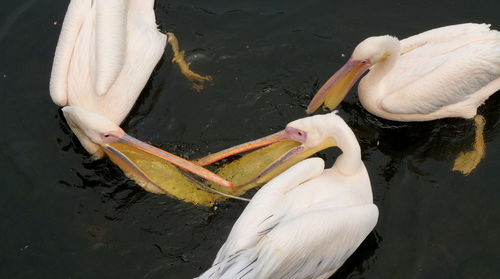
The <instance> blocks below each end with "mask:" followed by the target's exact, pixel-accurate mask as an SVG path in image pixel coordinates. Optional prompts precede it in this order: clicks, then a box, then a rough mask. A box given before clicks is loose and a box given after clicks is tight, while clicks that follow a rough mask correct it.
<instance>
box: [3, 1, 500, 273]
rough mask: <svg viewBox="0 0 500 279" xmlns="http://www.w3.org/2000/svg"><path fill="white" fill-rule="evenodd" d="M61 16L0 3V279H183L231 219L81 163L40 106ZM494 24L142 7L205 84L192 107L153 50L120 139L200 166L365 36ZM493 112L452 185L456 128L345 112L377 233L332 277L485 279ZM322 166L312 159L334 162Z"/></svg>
mask: <svg viewBox="0 0 500 279" xmlns="http://www.w3.org/2000/svg"><path fill="white" fill-rule="evenodd" d="M410 2H411V3H410ZM67 4H68V1H63V0H57V1H41V0H23V1H21V0H17V1H14V0H7V1H2V2H1V4H0V96H1V102H0V115H1V117H0V119H1V120H0V121H1V129H2V136H1V137H0V144H1V146H2V148H1V149H0V169H1V174H0V185H1V186H0V233H1V238H0V277H1V278H192V277H193V276H195V275H198V274H199V273H200V272H201V271H202V270H204V269H206V268H207V267H208V266H209V265H210V263H211V261H212V259H213V257H214V256H215V253H216V251H217V250H218V248H219V247H220V246H221V244H222V243H223V241H224V240H225V238H226V237H227V234H228V232H229V230H230V228H231V226H232V224H233V222H234V221H235V220H236V218H237V217H238V216H239V214H240V213H241V211H242V210H243V208H244V206H245V203H243V202H240V201H227V202H224V203H222V204H220V205H218V207H217V208H216V209H207V208H197V207H194V206H192V205H190V204H185V203H182V202H179V201H177V200H173V199H171V198H169V197H166V196H158V195H154V194H149V193H146V192H144V191H143V190H142V189H141V188H139V187H138V186H136V185H135V184H134V183H133V182H131V181H129V180H127V179H126V178H124V176H123V175H122V174H121V172H120V170H119V169H117V167H115V166H114V165H112V164H111V163H110V162H109V161H107V160H102V161H97V162H94V161H92V160H91V159H89V157H88V156H87V154H85V151H84V150H83V148H82V147H81V146H80V145H79V143H78V142H77V140H76V138H75V137H74V136H72V134H71V132H70V130H69V129H68V127H67V125H66V124H65V122H64V120H63V118H62V117H61V114H60V112H58V108H57V107H56V106H55V105H54V104H52V102H51V100H50V98H49V92H48V82H49V75H50V69H51V64H52V57H53V53H54V49H55V46H56V42H57V38H58V35H59V31H60V28H61V22H62V19H63V16H64V13H65V10H66V7H67ZM499 12H500V2H498V1H497V0H491V1H465V0H463V1H427V0H418V1H354V0H350V1H329V0H323V1H316V0H310V1H302V0H294V1H263V0H261V1H201V0H200V1H157V4H156V15H157V20H158V23H159V25H160V27H161V29H162V30H163V31H173V32H175V33H176V34H177V36H178V37H179V39H180V42H181V47H182V48H183V49H185V50H186V52H187V54H188V55H189V58H190V59H191V60H192V61H193V67H194V69H195V70H197V71H199V72H202V73H206V74H211V75H212V76H213V77H214V82H213V84H212V86H210V87H208V88H207V89H206V90H205V91H203V92H202V93H197V92H194V91H192V90H191V89H190V86H189V83H188V82H187V81H186V80H185V79H184V78H183V77H181V75H180V73H179V71H178V69H177V68H176V67H174V66H172V65H171V64H170V63H169V60H170V59H171V53H170V49H167V51H166V56H165V58H164V59H163V60H162V61H161V62H160V64H159V65H158V67H157V70H156V71H155V73H154V74H153V77H152V79H151V81H150V83H149V84H148V85H147V87H146V88H145V90H144V92H143V94H142V96H141V97H140V98H139V100H138V102H137V104H136V106H135V108H134V109H133V111H132V112H131V114H130V116H129V118H128V119H127V120H126V122H125V123H124V125H123V126H124V128H125V130H127V131H128V132H129V133H130V134H131V135H134V136H137V137H138V138H141V139H144V140H147V141H150V142H152V143H154V144H156V145H158V146H160V147H163V148H165V149H167V150H170V151H172V152H175V153H177V154H179V155H182V156H184V157H187V158H196V157H200V156H203V155H205V154H207V153H208V152H210V151H216V150H218V149H221V148H224V147H228V146H231V145H234V144H237V143H240V142H242V141H246V140H249V139H253V138H256V137H258V136H262V135H266V134H269V133H270V132H272V131H277V130H278V129H280V128H282V127H283V126H284V125H285V124H286V123H288V122H289V121H291V120H294V119H296V118H299V117H303V116H304V115H305V114H304V110H305V106H306V105H307V103H308V101H309V100H310V98H311V97H312V94H313V93H314V92H315V91H316V90H317V89H318V87H319V85H320V84H321V83H322V82H323V81H324V80H325V79H326V78H327V77H329V75H330V74H331V73H333V71H335V70H336V69H337V68H338V67H339V66H341V65H342V64H343V62H344V61H345V60H346V58H345V57H343V56H342V55H343V54H345V55H347V56H348V55H349V54H350V53H351V51H352V49H353V47H354V46H355V45H356V44H357V43H358V42H360V41H361V40H362V39H363V38H365V37H367V36H370V35H382V34H393V35H397V36H399V37H400V38H403V37H406V36H409V35H412V34H416V33H419V32H422V31H424V30H427V29H430V28H433V27H438V26H444V25H449V24H455V23H462V22H488V23H491V24H493V27H494V28H496V29H499V28H500V18H499V17H498V13H499ZM499 107H500V96H499V94H497V96H494V97H492V98H490V100H488V102H487V103H486V105H484V106H483V107H481V109H480V111H481V113H482V114H483V115H484V116H485V118H486V120H487V124H486V128H485V138H486V144H487V156H486V158H485V159H484V160H483V161H482V162H481V164H480V165H479V167H478V169H477V170H476V171H475V172H473V173H472V174H471V175H470V176H467V177H464V176H462V175H460V174H458V173H455V172H451V171H450V169H451V167H452V164H453V160H454V158H455V156H456V155H457V154H458V152H459V151H461V150H463V149H465V148H467V147H468V146H469V145H470V144H471V142H472V139H473V124H472V122H471V121H464V120H459V119H445V120H439V121H432V122H426V123H415V124H405V123H394V122H389V121H384V120H382V119H379V118H376V117H374V116H372V115H370V114H368V113H367V112H366V111H364V110H363V109H362V108H361V106H360V104H359V102H358V101H357V96H356V95H355V94H351V95H349V97H348V98H347V100H346V101H345V102H344V103H343V104H342V106H341V107H340V114H341V115H342V116H343V117H344V119H346V121H347V122H348V123H349V124H350V125H351V127H352V128H353V130H354V131H355V133H356V135H357V137H358V139H359V141H360V144H361V147H362V150H363V157H364V161H365V164H366V165H367V168H368V170H369V172H370V175H371V178H372V184H373V191H374V197H375V203H376V204H377V205H378V207H379V209H380V218H379V221H378V224H377V227H376V228H375V231H374V232H373V233H372V234H370V236H369V237H368V238H367V239H366V241H365V242H364V244H363V245H362V246H361V247H360V249H358V251H357V252H356V253H355V254H354V255H353V256H352V257H351V259H350V260H349V261H348V262H347V263H346V264H345V265H344V267H343V268H342V269H341V270H340V271H339V272H338V273H337V274H336V275H335V276H333V278H498V277H499V276H500V265H499V264H498V262H499V260H500V249H499V248H500V247H499V241H500V203H499V202H498V199H499V197H500V183H499V182H498V180H499V174H498V171H499V170H500V164H499V160H498V158H499V156H500V135H499V133H500V127H499V121H500V120H499V119H500V112H499V109H498V108H499ZM377 142H378V143H379V144H378V145H377ZM332 154H336V153H335V152H331V151H330V152H326V153H322V154H321V156H323V157H325V156H326V157H327V158H328V161H329V162H330V163H331V162H332V157H331V156H332Z"/></svg>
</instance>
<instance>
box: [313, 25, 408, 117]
mask: <svg viewBox="0 0 500 279" xmlns="http://www.w3.org/2000/svg"><path fill="white" fill-rule="evenodd" d="M399 48H400V44H399V40H398V39H397V38H395V37H392V36H389V35H385V36H378V37H370V38H367V39H365V40H364V41H362V42H361V43H360V44H359V45H358V46H357V47H356V48H355V49H354V52H353V53H352V55H351V58H350V59H349V60H348V61H347V63H346V64H345V65H344V66H343V67H342V68H340V69H339V70H338V71H337V72H336V73H335V74H334V75H333V76H332V77H330V79H328V81H327V82H326V83H325V84H324V85H323V86H322V87H321V88H320V89H319V90H318V92H317V93H316V95H314V98H313V99H312V100H311V102H310V103H309V106H308V107H307V113H313V112H314V111H316V110H317V109H318V108H319V107H320V106H321V105H322V104H323V103H324V104H325V106H326V107H327V108H329V109H334V108H335V107H337V106H338V105H339V104H340V102H341V101H342V100H343V99H344V98H345V96H346V95H347V93H348V92H349V90H350V89H351V88H352V87H353V86H354V84H355V83H356V82H357V81H358V80H359V78H361V76H362V75H363V74H364V73H365V72H366V71H367V70H368V69H370V67H372V66H373V65H375V64H377V63H380V62H383V61H386V60H387V59H388V58H389V57H391V55H395V54H399Z"/></svg>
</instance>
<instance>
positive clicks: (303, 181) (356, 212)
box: [199, 113, 378, 279]
mask: <svg viewBox="0 0 500 279" xmlns="http://www.w3.org/2000/svg"><path fill="white" fill-rule="evenodd" d="M287 128H288V131H289V132H290V131H292V132H293V133H295V134H296V137H297V138H302V139H304V145H309V146H314V145H319V144H321V142H324V141H325V140H328V141H334V142H335V143H336V145H337V146H338V147H339V148H340V149H341V150H342V154H341V155H340V156H339V157H338V158H337V160H336V162H335V163H334V165H333V166H332V168H330V169H325V168H324V162H323V160H322V159H319V158H311V159H307V160H304V161H301V162H299V163H297V164H296V165H294V166H293V167H291V168H289V169H288V170H286V171H285V172H283V173H282V174H280V175H279V176H277V177H275V178H274V179H272V180H271V181H270V182H268V183H267V184H265V185H264V186H263V187H262V188H261V189H260V190H259V191H258V192H257V193H256V194H255V195H254V197H253V198H252V200H251V201H250V203H249V204H248V205H247V207H246V208H245V210H244V211H243V213H242V214H241V216H240V217H239V218H238V220H237V221H236V223H235V224H234V226H233V228H232V230H231V233H230V234H229V237H228V238H227V240H226V242H225V243H224V245H223V246H222V248H221V249H220V250H219V252H218V253H217V257H216V258H215V261H214V262H213V266H212V267H211V268H210V269H209V270H207V271H206V272H205V273H203V274H202V275H201V276H200V277H199V278H200V279H206V278H212V279H216V278H231V279H236V278H261V279H266V278H269V279H271V278H273V279H274V278H287V279H303V278H312V279H320V278H321V279H325V278H328V277H329V276H331V275H332V274H333V273H334V272H335V271H336V270H337V269H338V268H339V267H340V266H341V265H342V264H343V263H344V262H345V260H346V259H347V258H348V257H349V256H350V255H351V254H352V253H353V252H354V251H355V250H356V248H357V247H358V246H359V245H360V244H361V242H362V241H363V240H364V239H365V237H366V236H367V235H368V234H369V233H370V232H371V231H372V229H373V228H374V227H375V225H376V223H377V219H378V209H377V206H375V205H374V204H373V197H372V190H371V186H370V179H369V176H368V173H367V171H366V168H365V166H364V164H363V162H362V161H361V153H360V147H359V144H358V142H357V140H356V138H355V136H354V134H353V132H352V131H351V129H350V128H349V127H348V126H347V124H346V123H345V122H344V121H343V120H342V119H341V118H340V117H339V116H337V115H336V114H335V113H330V114H327V115H316V116H312V117H308V118H304V119H299V120H296V121H294V122H291V123H289V124H288V126H287Z"/></svg>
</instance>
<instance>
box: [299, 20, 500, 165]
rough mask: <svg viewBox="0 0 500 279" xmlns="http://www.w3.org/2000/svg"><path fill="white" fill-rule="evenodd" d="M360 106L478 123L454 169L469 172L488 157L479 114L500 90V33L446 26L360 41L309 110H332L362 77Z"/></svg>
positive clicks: (393, 114) (410, 117) (408, 116)
mask: <svg viewBox="0 0 500 279" xmlns="http://www.w3.org/2000/svg"><path fill="white" fill-rule="evenodd" d="M368 69H369V70H370V72H369V73H368V74H367V75H366V76H365V77H364V78H363V79H362V80H361V82H360V83H359V86H358V94H359V100H360V102H361V104H362V105H363V107H364V108H366V110H368V111H369V112H371V113H373V114H375V115H377V116H379V117H382V118H385V119H390V120H395V121H428V120H434V119H440V118H446V117H462V118H467V119H468V118H474V121H475V124H476V135H475V142H474V145H473V150H472V151H470V152H464V153H461V154H459V156H458V157H457V159H456V160H455V165H454V167H453V169H454V170H458V171H460V172H462V173H464V174H469V173H470V172H471V171H472V170H474V169H475V167H476V166H477V164H478V163H479V161H480V160H481V158H482V157H484V154H485V151H484V150H485V149H484V139H483V127H484V123H485V120H484V118H483V117H482V116H480V115H476V114H477V108H478V107H479V106H480V105H481V104H483V103H484V102H485V101H486V100H487V99H488V98H489V97H490V96H491V95H493V94H494V93H495V92H497V91H498V90H500V32H498V31H496V30H491V29H490V25H487V24H474V23H465V24H459V25H451V26H446V27H441V28H437V29H433V30H429V31H426V32H424V33H421V34H418V35H415V36H412V37H409V38H407V39H404V40H401V41H399V40H398V39H397V38H395V37H391V36H387V35H386V36H379V37H370V38H367V39H366V40H364V41H363V42H361V43H360V44H359V45H358V46H357V47H356V49H354V52H353V54H352V56H351V59H349V61H348V62H347V63H346V65H344V66H343V67H342V68H341V69H340V70H339V71H337V72H336V73H335V74H334V75H333V76H332V77H331V78H330V79H329V80H328V81H327V82H326V83H325V84H324V85H323V86H322V87H321V88H320V90H319V91H318V92H317V93H316V95H315V96H314V98H313V100H312V101H311V103H310V104H309V106H308V108H307V111H308V112H309V113H312V112H313V111H315V110H316V109H318V108H319V106H321V104H322V103H323V102H324V103H325V105H326V106H327V107H328V108H330V109H333V108H335V107H336V106H337V105H338V104H339V103H340V102H341V101H342V99H343V98H344V97H345V95H346V94H347V92H348V91H349V89H350V88H351V87H352V86H353V85H354V84H355V83H356V81H357V79H358V78H359V77H361V76H362V74H363V73H364V72H365V71H367V70H368Z"/></svg>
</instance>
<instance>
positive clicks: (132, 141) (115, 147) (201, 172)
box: [103, 134, 234, 192]
mask: <svg viewBox="0 0 500 279" xmlns="http://www.w3.org/2000/svg"><path fill="white" fill-rule="evenodd" d="M120 145H126V146H128V147H132V148H133V149H136V150H139V151H142V152H146V153H148V154H151V155H153V156H155V157H157V158H160V159H161V160H163V161H166V162H168V163H171V164H173V165H175V166H177V167H179V168H180V169H182V170H184V171H187V172H189V173H192V174H195V175H197V176H199V177H202V178H204V179H206V180H209V181H211V182H213V183H215V184H218V185H221V186H224V187H229V188H231V189H234V185H233V184H232V183H231V182H229V181H227V180H226V179H224V178H222V177H220V176H219V175H217V174H215V173H213V172H211V171H209V170H207V169H205V168H203V167H201V166H199V165H197V164H194V163H192V162H190V161H188V160H185V159H183V158H181V157H179V156H176V155H174V154H171V153H168V152H166V151H164V150H161V149H159V148H157V147H154V146H152V145H149V144H147V143H145V142H143V141H140V140H138V139H136V138H134V137H131V136H129V135H127V134H123V135H120V136H119V137H118V140H117V141H116V142H114V143H109V144H105V145H104V146H103V147H104V151H105V152H106V154H108V155H109V157H110V158H111V159H112V160H113V161H114V162H116V163H117V164H118V165H119V166H120V167H121V168H122V169H126V170H132V171H133V172H134V173H135V174H139V175H140V176H141V177H142V178H144V179H146V181H147V182H152V179H150V178H149V177H148V175H147V174H146V173H145V172H143V171H142V170H141V168H139V167H137V165H136V164H135V163H134V162H133V160H131V159H129V158H128V157H127V156H126V155H125V154H124V153H123V152H121V151H120V149H123V147H121V146H120ZM152 183H153V184H154V182H152ZM153 192H155V191H153Z"/></svg>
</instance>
